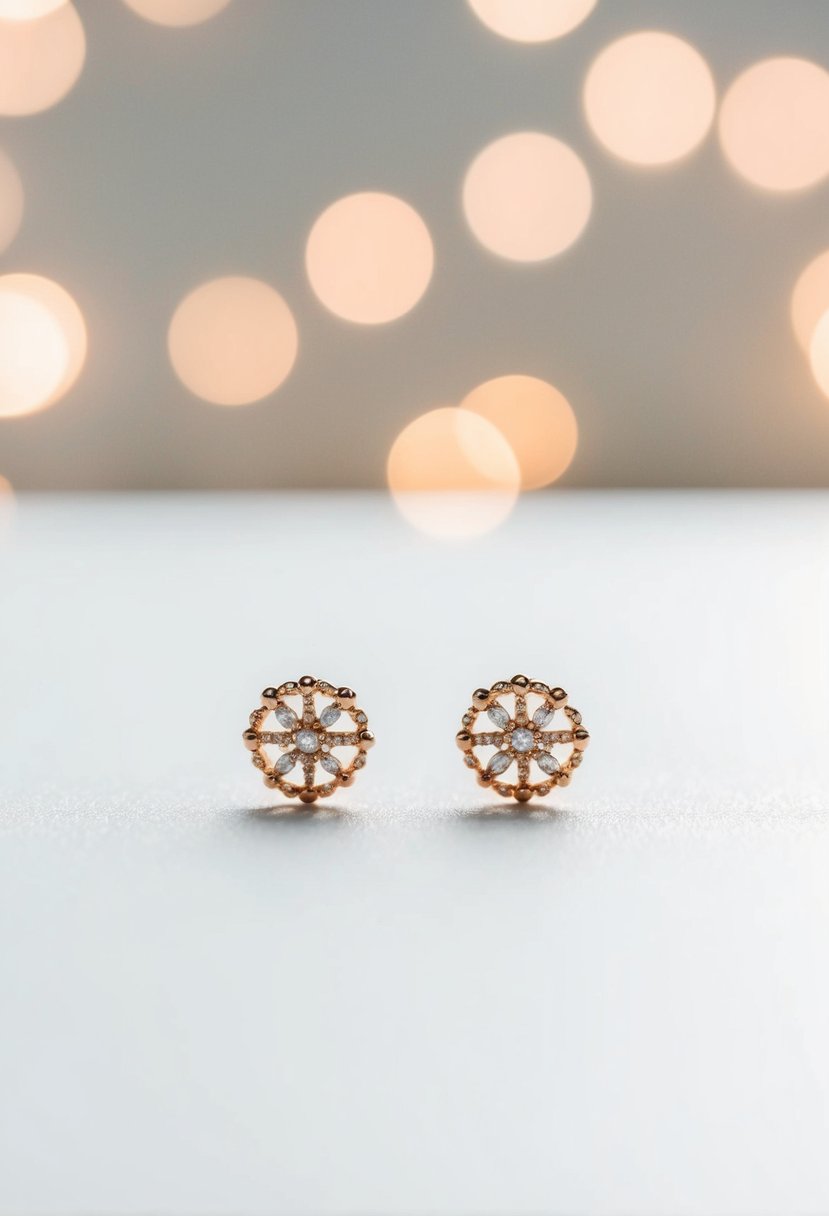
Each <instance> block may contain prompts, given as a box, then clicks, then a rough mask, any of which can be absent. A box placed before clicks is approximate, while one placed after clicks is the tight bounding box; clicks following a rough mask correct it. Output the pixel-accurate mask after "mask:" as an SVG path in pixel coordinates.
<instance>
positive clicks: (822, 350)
mask: <svg viewBox="0 0 829 1216" xmlns="http://www.w3.org/2000/svg"><path fill="white" fill-rule="evenodd" d="M809 362H810V363H811V366H812V375H813V376H814V378H815V381H816V383H817V386H818V388H819V389H820V391H821V392H822V393H823V394H824V395H825V396H826V397H829V312H825V313H824V314H823V316H822V317H821V318H820V320H819V321H818V323H817V325H816V326H815V328H814V331H813V333H812V340H811V342H810V343H809Z"/></svg>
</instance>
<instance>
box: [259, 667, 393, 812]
mask: <svg viewBox="0 0 829 1216" xmlns="http://www.w3.org/2000/svg"><path fill="white" fill-rule="evenodd" d="M317 698H322V700H323V701H324V702H325V703H324V704H319V705H318V704H317ZM356 700H357V698H356V696H355V694H354V691H353V689H351V688H345V687H343V688H335V687H334V685H333V684H328V683H327V682H326V681H325V680H316V679H314V677H313V676H303V677H302V679H301V680H298V681H296V680H288V681H287V682H286V683H284V684H280V685H279V687H278V688H266V689H265V691H264V692H263V693H262V704H261V706H260V707H259V709H255V710H254V711H253V713H252V714H251V715H250V728H249V729H248V730H246V731H245V732H244V734H243V735H242V740H243V742H244V744H245V747H246V748H247V749H248V750H249V751H250V752H252V753H253V754H252V755H251V760H252V761H253V764H254V766H255V767H256V768H258V769H259V770H260V771H261V773H262V778H263V780H264V782H265V785H266V786H267V787H268V789H275V790H279V792H280V793H281V794H284V795H285V797H286V798H299V800H300V802H316V800H317V799H318V798H327V797H328V796H329V795H330V794H333V793H334V790H336V789H338V788H339V786H341V785H345V786H349V785H351V784H352V783H353V781H354V774H355V773H356V772H357V771H358V770H359V769H361V768H362V767H363V765H364V764H365V762H366V752H367V751H368V750H369V748H371V747H373V746H374V735H373V734H372V733H371V731H370V730H369V729H368V718H367V717H366V715H365V714H364V713H363V711H362V710H361V709H359V708H358V707H357V704H356ZM269 714H273V717H274V720H275V722H274V725H275V726H276V728H277V729H275V730H263V727H264V726H265V725H267V718H268V715H269ZM269 748H275V749H277V750H276V754H273V753H272V752H269V751H268V749H269ZM297 765H299V766H301V769H302V777H303V781H302V784H301V785H299V784H297V783H296V782H295V781H291V780H289V779H288V778H289V776H290V775H291V774H293V772H294V769H296V767H297ZM317 765H319V767H320V768H321V769H322V770H323V774H324V775H323V778H322V780H321V781H319V782H317ZM297 775H298V774H297Z"/></svg>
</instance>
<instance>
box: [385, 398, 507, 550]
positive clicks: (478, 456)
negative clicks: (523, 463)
mask: <svg viewBox="0 0 829 1216" xmlns="http://www.w3.org/2000/svg"><path fill="white" fill-rule="evenodd" d="M386 473H387V477H388V483H389V489H390V490H391V492H392V496H393V497H394V500H395V502H396V504H397V506H398V508H399V509H400V511H401V512H402V514H403V515H404V516H405V518H406V519H407V520H408V521H409V523H410V524H412V525H413V527H415V528H417V529H418V530H419V531H421V532H425V533H427V534H428V535H430V536H437V537H440V538H442V539H447V540H456V539H461V538H463V537H469V536H479V535H482V534H483V533H485V532H490V531H492V529H493V528H495V527H497V526H498V524H500V523H502V522H503V520H504V519H506V517H507V516H508V515H509V513H510V511H511V510H512V508H513V506H514V505H515V500H516V498H517V495H518V490H519V487H520V482H521V474H520V470H519V468H518V461H517V460H516V458H515V453H514V452H513V451H512V448H511V447H510V446H509V444H508V443H507V441H506V439H505V438H504V436H503V435H502V434H501V432H500V431H499V430H498V428H497V427H496V426H493V424H492V423H491V422H488V421H487V420H486V419H485V418H482V417H480V416H479V415H478V414H473V413H471V412H469V411H468V410H459V409H457V408H455V407H443V408H440V409H435V410H430V411H429V412H428V413H425V414H421V415H420V417H419V418H415V420H414V421H413V422H410V423H409V425H408V426H407V427H405V428H404V429H403V430H402V431H401V432H400V434H399V435H398V436H397V439H396V440H395V441H394V444H393V445H392V449H391V451H390V453H389V458H388V464H387V468H386Z"/></svg>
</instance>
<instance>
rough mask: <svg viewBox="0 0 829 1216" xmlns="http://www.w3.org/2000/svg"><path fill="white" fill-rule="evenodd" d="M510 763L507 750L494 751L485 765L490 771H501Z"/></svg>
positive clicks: (510, 759) (510, 758) (510, 757)
mask: <svg viewBox="0 0 829 1216" xmlns="http://www.w3.org/2000/svg"><path fill="white" fill-rule="evenodd" d="M511 764H512V756H511V755H510V754H509V752H496V753H495V755H494V756H493V757H492V759H491V760H490V762H489V764H488V765H487V769H488V770H489V772H490V773H503V772H504V771H505V770H506V769H508V768H509V766H510V765H511Z"/></svg>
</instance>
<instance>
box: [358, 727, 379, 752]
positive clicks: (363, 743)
mask: <svg viewBox="0 0 829 1216" xmlns="http://www.w3.org/2000/svg"><path fill="white" fill-rule="evenodd" d="M357 737H358V738H359V740H360V747H362V748H363V750H364V751H367V750H368V749H369V748H370V747H374V744H375V743H376V742H377V740H376V739H375V737H374V734H373V732H372V731H370V730H361V731H360V734H359V735H358V736H357Z"/></svg>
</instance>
